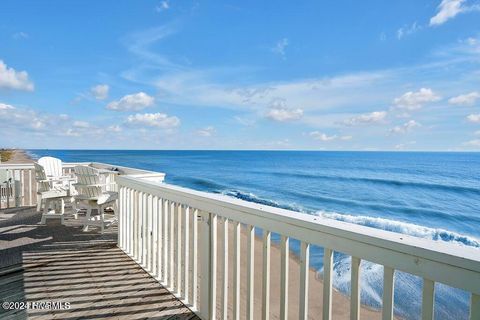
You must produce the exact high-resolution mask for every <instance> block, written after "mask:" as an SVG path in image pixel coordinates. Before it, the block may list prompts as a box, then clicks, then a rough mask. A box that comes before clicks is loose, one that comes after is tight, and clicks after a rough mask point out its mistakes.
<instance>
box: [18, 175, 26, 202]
mask: <svg viewBox="0 0 480 320" xmlns="http://www.w3.org/2000/svg"><path fill="white" fill-rule="evenodd" d="M18 174H19V176H20V179H19V180H20V197H21V200H20V204H21V205H22V206H24V205H25V171H24V170H18Z"/></svg>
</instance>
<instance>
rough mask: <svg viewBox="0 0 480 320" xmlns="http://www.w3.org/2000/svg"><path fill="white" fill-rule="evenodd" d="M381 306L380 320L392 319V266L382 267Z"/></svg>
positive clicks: (393, 272) (393, 271)
mask: <svg viewBox="0 0 480 320" xmlns="http://www.w3.org/2000/svg"><path fill="white" fill-rule="evenodd" d="M383 268H384V269H383V306H382V320H391V319H393V297H394V276H395V270H394V269H393V268H390V267H387V266H384V267H383Z"/></svg>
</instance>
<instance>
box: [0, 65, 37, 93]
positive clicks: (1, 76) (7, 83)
mask: <svg viewBox="0 0 480 320" xmlns="http://www.w3.org/2000/svg"><path fill="white" fill-rule="evenodd" d="M1 88H6V89H15V90H25V91H33V89H34V86H33V83H32V82H31V81H30V80H29V79H28V73H27V72H26V71H16V70H15V69H13V68H9V67H7V65H6V64H5V63H4V62H3V61H2V60H0V89H1Z"/></svg>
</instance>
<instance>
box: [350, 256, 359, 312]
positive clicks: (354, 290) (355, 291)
mask: <svg viewBox="0 0 480 320" xmlns="http://www.w3.org/2000/svg"><path fill="white" fill-rule="evenodd" d="M360 263H361V260H360V259H359V258H357V257H353V256H352V268H351V281H350V282H351V297H350V320H359V319H360V272H361V271H360Z"/></svg>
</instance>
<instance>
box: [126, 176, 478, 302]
mask: <svg viewBox="0 0 480 320" xmlns="http://www.w3.org/2000/svg"><path fill="white" fill-rule="evenodd" d="M117 183H118V184H119V185H120V186H127V187H130V188H133V189H135V190H138V191H142V192H147V193H150V194H152V195H156V196H159V197H162V198H165V199H168V200H172V201H175V202H178V203H182V204H184V205H189V206H192V207H193V208H197V209H199V210H204V211H207V212H213V213H217V214H219V215H220V216H225V217H227V218H230V219H233V220H236V221H239V222H241V223H245V224H251V225H254V226H257V227H260V228H266V229H268V230H270V231H272V232H275V233H280V234H282V235H286V236H291V237H293V238H296V239H299V240H303V241H307V242H309V243H312V244H317V245H320V246H324V247H328V248H331V249H333V250H335V251H339V252H344V253H346V254H349V255H352V256H356V257H359V258H362V259H366V260H369V261H372V262H375V263H380V264H382V265H386V266H390V267H392V268H396V269H399V270H402V271H405V272H409V273H412V274H416V275H419V276H424V277H427V278H430V279H432V280H435V281H439V282H443V283H446V284H450V285H453V286H457V287H460V288H463V289H469V290H470V291H471V292H476V293H477V294H478V293H480V249H476V248H470V247H462V248H461V250H459V246H458V245H455V244H450V243H442V242H440V241H434V240H430V239H424V238H417V237H413V236H409V235H404V234H400V233H394V232H389V231H385V230H380V229H375V228H371V227H366V226H360V225H356V224H352V223H348V222H342V221H337V220H333V219H327V218H322V217H319V216H313V215H308V214H303V213H299V212H294V211H290V210H285V209H280V208H274V207H270V206H266V205H262V204H257V203H251V202H247V201H244V200H240V199H235V198H231V197H228V196H225V195H221V194H211V193H206V192H202V191H196V190H191V189H187V188H182V187H178V186H173V185H168V184H164V183H155V182H151V181H145V180H140V179H135V178H133V177H128V176H121V177H118V179H117ZM432 263H433V264H432ZM431 268H434V269H435V270H428V269H431ZM427 271H428V272H427ZM451 271H455V272H460V273H458V274H462V272H463V271H465V272H466V271H468V272H467V273H468V274H469V277H467V279H451V278H452V277H453V278H454V277H455V276H454V275H455V274H456V273H455V272H453V273H451ZM472 277H473V278H472ZM462 278H465V277H462ZM469 281H470V283H469Z"/></svg>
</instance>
